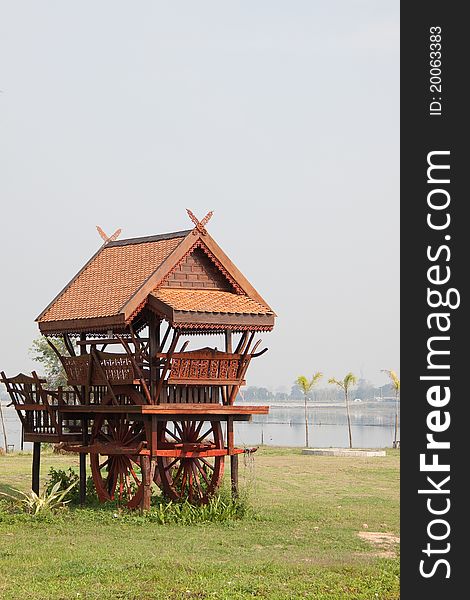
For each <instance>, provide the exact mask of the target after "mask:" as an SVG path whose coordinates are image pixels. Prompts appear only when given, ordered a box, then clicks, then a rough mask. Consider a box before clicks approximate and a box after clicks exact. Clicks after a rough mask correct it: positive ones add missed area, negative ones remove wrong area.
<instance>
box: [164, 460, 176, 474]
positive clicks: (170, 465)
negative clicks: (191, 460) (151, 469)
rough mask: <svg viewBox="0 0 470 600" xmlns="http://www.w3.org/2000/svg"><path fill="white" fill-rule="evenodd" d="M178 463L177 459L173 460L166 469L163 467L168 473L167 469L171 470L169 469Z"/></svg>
mask: <svg viewBox="0 0 470 600" xmlns="http://www.w3.org/2000/svg"><path fill="white" fill-rule="evenodd" d="M178 461H179V458H175V459H174V460H172V461H171V463H170V464H169V465H167V466H166V467H164V469H165V471H168V469H171V467H172V466H173V465H174V464H175V463H177V462H178Z"/></svg>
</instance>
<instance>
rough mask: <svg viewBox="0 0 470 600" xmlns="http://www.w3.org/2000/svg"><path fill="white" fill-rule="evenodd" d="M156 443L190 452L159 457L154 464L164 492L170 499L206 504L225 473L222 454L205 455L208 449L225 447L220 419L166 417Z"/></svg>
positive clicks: (171, 448)
mask: <svg viewBox="0 0 470 600" xmlns="http://www.w3.org/2000/svg"><path fill="white" fill-rule="evenodd" d="M159 447H161V448H165V449H169V450H176V451H179V450H180V451H182V452H186V453H188V454H189V453H190V454H191V456H174V457H171V456H169V457H158V460H157V468H158V473H159V476H160V479H161V487H162V489H163V492H164V493H165V495H166V496H168V497H169V498H170V499H171V500H186V499H187V500H188V501H189V502H191V503H192V504H206V503H207V502H208V500H209V499H210V497H211V496H213V495H214V493H215V492H216V491H217V489H218V487H219V485H220V483H221V481H222V476H223V473H224V456H204V452H206V451H208V450H222V449H223V447H224V440H223V435H222V428H221V425H220V422H211V421H165V422H163V423H162V424H161V425H160V430H159ZM200 453H202V454H203V455H202V456H200V455H199V454H200Z"/></svg>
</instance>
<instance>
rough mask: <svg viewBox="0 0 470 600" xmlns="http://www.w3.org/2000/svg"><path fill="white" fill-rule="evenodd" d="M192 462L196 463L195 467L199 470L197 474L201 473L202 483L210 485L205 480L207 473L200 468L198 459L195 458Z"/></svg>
mask: <svg viewBox="0 0 470 600" xmlns="http://www.w3.org/2000/svg"><path fill="white" fill-rule="evenodd" d="M194 462H195V463H196V467H197V468H198V469H199V472H200V473H201V475H202V477H203V479H204V481H205V482H206V483H207V485H210V484H209V480H208V479H207V473H206V472H205V471H204V469H203V468H202V467H201V464H200V460H199V459H198V458H196V460H195V461H194Z"/></svg>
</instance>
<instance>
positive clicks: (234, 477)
mask: <svg viewBox="0 0 470 600" xmlns="http://www.w3.org/2000/svg"><path fill="white" fill-rule="evenodd" d="M230 483H231V489H232V498H233V499H234V500H236V499H237V498H238V454H232V455H231V457H230Z"/></svg>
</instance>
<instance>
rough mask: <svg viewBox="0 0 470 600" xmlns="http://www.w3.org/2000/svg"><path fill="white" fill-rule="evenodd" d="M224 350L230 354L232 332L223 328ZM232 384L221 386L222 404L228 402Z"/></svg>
mask: <svg viewBox="0 0 470 600" xmlns="http://www.w3.org/2000/svg"><path fill="white" fill-rule="evenodd" d="M225 352H229V353H230V354H231V353H232V352H233V350H232V332H231V330H230V329H226V330H225ZM232 389H233V388H232V386H231V385H225V386H224V387H223V388H222V400H223V403H224V404H228V402H229V398H230V395H231V393H232Z"/></svg>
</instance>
